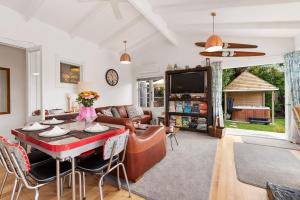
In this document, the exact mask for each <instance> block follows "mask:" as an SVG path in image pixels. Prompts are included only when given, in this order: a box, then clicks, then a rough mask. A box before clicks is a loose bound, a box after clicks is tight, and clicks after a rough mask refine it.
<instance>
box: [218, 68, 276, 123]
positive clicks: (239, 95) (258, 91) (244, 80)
mask: <svg viewBox="0 0 300 200" xmlns="http://www.w3.org/2000/svg"><path fill="white" fill-rule="evenodd" d="M277 90H278V88H277V87H275V86H274V85H272V84H270V83H268V82H267V81H265V80H262V79H261V78H259V77H257V76H255V75H253V74H251V73H250V72H248V71H245V72H243V73H242V74H240V75H239V76H238V77H237V78H236V79H234V80H233V81H232V82H231V83H230V84H229V85H227V86H226V87H225V88H224V90H223V92H224V98H225V100H224V102H225V104H224V105H225V108H224V110H225V116H226V112H227V102H226V101H227V98H233V99H234V106H249V107H250V106H253V107H254V106H256V107H263V106H265V93H266V92H272V123H273V122H274V103H275V91H277Z"/></svg>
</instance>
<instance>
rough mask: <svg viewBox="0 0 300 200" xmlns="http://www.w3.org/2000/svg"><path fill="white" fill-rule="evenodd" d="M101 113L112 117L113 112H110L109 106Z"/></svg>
mask: <svg viewBox="0 0 300 200" xmlns="http://www.w3.org/2000/svg"><path fill="white" fill-rule="evenodd" d="M102 113H103V115H106V116H110V117H113V114H112V113H111V109H110V108H109V109H103V110H102Z"/></svg>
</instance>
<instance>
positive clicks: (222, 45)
mask: <svg viewBox="0 0 300 200" xmlns="http://www.w3.org/2000/svg"><path fill="white" fill-rule="evenodd" d="M211 16H212V17H213V34H212V35H211V36H210V37H209V38H208V39H207V41H206V42H196V43H195V45H196V46H198V47H204V48H205V51H204V52H200V55H202V56H211V57H244V56H264V55H265V53H263V52H248V51H222V50H224V49H225V50H227V49H251V48H257V45H252V44H240V43H226V42H223V40H222V38H221V37H220V36H218V35H216V34H215V33H214V32H215V20H214V19H215V16H216V13H214V12H213V13H211Z"/></svg>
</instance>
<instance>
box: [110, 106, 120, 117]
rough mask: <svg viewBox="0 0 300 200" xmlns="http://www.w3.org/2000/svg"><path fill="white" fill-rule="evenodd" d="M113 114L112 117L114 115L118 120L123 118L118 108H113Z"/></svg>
mask: <svg viewBox="0 0 300 200" xmlns="http://www.w3.org/2000/svg"><path fill="white" fill-rule="evenodd" d="M111 113H112V115H113V116H114V117H116V118H121V116H120V114H119V111H118V109H117V108H115V107H113V108H112V109H111Z"/></svg>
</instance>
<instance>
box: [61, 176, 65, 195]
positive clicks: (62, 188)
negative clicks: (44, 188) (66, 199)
mask: <svg viewBox="0 0 300 200" xmlns="http://www.w3.org/2000/svg"><path fill="white" fill-rule="evenodd" d="M63 196H64V181H63V178H60V197H63Z"/></svg>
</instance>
